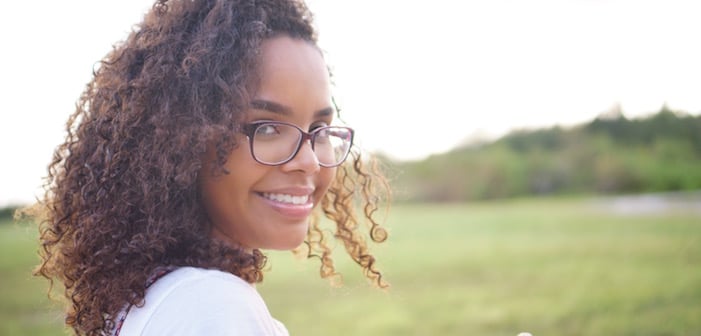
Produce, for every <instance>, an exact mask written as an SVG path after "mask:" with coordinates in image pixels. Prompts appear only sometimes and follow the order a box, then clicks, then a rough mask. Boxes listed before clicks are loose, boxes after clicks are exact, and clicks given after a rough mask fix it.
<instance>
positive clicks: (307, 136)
mask: <svg viewBox="0 0 701 336" xmlns="http://www.w3.org/2000/svg"><path fill="white" fill-rule="evenodd" d="M265 125H286V126H292V127H294V128H296V129H297V130H298V131H299V133H300V134H301V135H302V137H301V138H300V139H299V141H298V142H297V148H296V149H295V151H294V153H292V154H291V155H290V156H289V157H288V158H287V159H284V160H282V161H280V162H274V163H271V162H265V161H261V160H259V159H258V158H257V157H256V154H255V152H254V151H253V142H254V140H253V139H254V138H255V134H256V131H258V128H260V127H262V126H265ZM329 128H336V129H338V128H342V129H345V130H348V132H349V133H350V144H349V145H348V150H346V153H345V154H343V158H341V160H340V161H339V162H338V163H336V164H333V165H328V164H324V163H322V162H321V161H319V165H320V166H322V167H325V168H333V167H338V166H340V165H341V164H343V162H345V161H346V159H347V158H348V154H350V149H351V147H353V138H354V137H355V130H353V129H352V128H350V127H345V126H322V127H319V128H315V129H314V130H313V131H311V132H305V131H304V130H303V129H301V128H299V126H297V125H295V124H291V123H287V122H284V121H270V120H266V121H255V122H252V123H248V124H244V125H243V126H242V130H243V132H242V133H243V134H244V135H246V137H248V145H249V148H250V151H251V156H252V157H253V159H254V160H256V162H258V163H260V164H264V165H266V166H280V165H283V164H285V163H288V162H290V161H292V159H294V158H295V157H296V156H297V154H298V153H299V150H300V149H301V148H302V144H303V143H304V142H305V141H307V140H309V141H310V144H311V146H312V151H313V150H314V144H315V143H316V137H317V135H318V134H319V132H321V131H323V130H326V129H329ZM314 155H316V153H314ZM317 160H318V157H317Z"/></svg>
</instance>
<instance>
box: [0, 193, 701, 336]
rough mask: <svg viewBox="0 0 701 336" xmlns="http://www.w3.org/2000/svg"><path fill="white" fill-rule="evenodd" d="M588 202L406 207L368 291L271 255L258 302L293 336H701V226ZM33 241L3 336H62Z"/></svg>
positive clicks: (398, 209)
mask: <svg viewBox="0 0 701 336" xmlns="http://www.w3.org/2000/svg"><path fill="white" fill-rule="evenodd" d="M605 203H606V202H603V203H602V202H600V201H594V200H591V199H556V200H553V199H547V200H515V201H504V202H491V203H474V204H451V205H397V206H394V207H393V208H392V211H391V213H390V215H389V218H388V220H387V226H388V227H389V229H390V234H391V236H390V240H389V242H388V243H386V244H383V245H382V246H379V247H378V248H377V249H376V250H375V251H376V252H377V253H376V254H377V257H378V259H379V263H380V267H381V269H382V270H383V271H384V273H385V275H386V277H387V279H388V280H389V281H390V283H391V284H392V287H391V288H390V289H389V290H388V291H381V290H377V289H374V288H372V287H370V286H369V285H368V284H367V282H366V281H365V280H363V279H362V277H361V276H360V272H359V271H358V270H357V268H356V267H355V266H354V265H352V264H351V263H349V261H348V260H347V259H345V258H344V256H343V254H342V253H341V251H340V250H341V248H340V246H339V248H338V251H337V252H338V253H337V254H336V255H337V259H338V264H339V268H340V269H341V271H342V272H343V274H344V279H345V286H343V287H341V288H332V287H331V286H329V284H328V282H327V281H325V280H320V279H318V276H317V263H316V261H313V260H310V261H299V260H296V259H295V258H293V257H292V256H290V254H289V253H271V254H270V263H269V265H270V271H269V273H268V274H267V275H266V280H265V282H264V284H262V285H260V287H259V288H260V291H261V293H262V295H263V296H264V298H265V299H266V301H267V303H268V305H269V308H270V310H271V312H272V313H273V315H274V316H275V317H276V318H278V319H279V320H281V321H283V322H284V323H285V324H286V325H287V327H288V329H289V330H290V333H291V334H292V335H512V336H515V335H517V334H518V333H519V332H524V331H527V332H530V333H532V334H533V335H535V336H539V335H701V213H699V212H695V213H694V212H691V211H683V210H678V209H677V210H674V211H667V212H660V213H646V214H645V215H636V214H634V213H626V214H617V213H615V212H612V211H610V209H607V208H606V207H603V206H602V204H605ZM34 236H35V229H34V228H33V227H29V226H28V225H26V224H20V225H7V224H5V225H3V224H0V299H1V300H0V334H1V335H56V334H60V333H61V331H62V327H61V319H62V318H61V314H60V309H59V308H57V306H56V305H55V304H53V305H52V304H50V303H49V302H48V301H47V300H46V298H45V294H44V292H45V287H46V283H45V281H42V280H39V279H32V277H31V276H30V270H31V268H32V266H33V264H35V263H36V256H35V250H36V247H35V243H34V239H35V238H34Z"/></svg>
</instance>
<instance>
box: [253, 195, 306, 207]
mask: <svg viewBox="0 0 701 336" xmlns="http://www.w3.org/2000/svg"><path fill="white" fill-rule="evenodd" d="M263 197H265V198H267V199H269V200H272V201H275V202H280V203H289V204H295V205H301V204H306V203H307V202H308V201H309V195H306V196H293V195H287V194H270V193H263Z"/></svg>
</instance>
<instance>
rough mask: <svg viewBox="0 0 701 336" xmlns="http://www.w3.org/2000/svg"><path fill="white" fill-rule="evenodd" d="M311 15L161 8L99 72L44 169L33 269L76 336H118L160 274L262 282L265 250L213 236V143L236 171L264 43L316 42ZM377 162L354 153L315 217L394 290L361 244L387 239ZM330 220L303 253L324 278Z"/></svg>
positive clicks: (216, 1) (193, 2)
mask: <svg viewBox="0 0 701 336" xmlns="http://www.w3.org/2000/svg"><path fill="white" fill-rule="evenodd" d="M311 20H312V16H311V14H310V13H309V11H308V9H307V8H306V6H305V5H304V4H303V3H302V2H298V1H292V0H171V1H168V0H159V1H157V2H156V3H155V4H154V6H153V7H152V9H151V10H150V11H149V13H147V14H146V15H145V17H144V19H143V22H142V23H141V24H139V25H138V26H136V27H135V29H134V31H133V32H132V33H131V34H130V35H129V36H128V37H127V39H126V40H125V41H124V42H122V43H120V44H117V45H115V46H114V48H113V50H112V51H111V52H110V53H109V54H107V55H106V56H105V58H104V59H103V60H102V61H101V62H100V63H99V67H98V68H97V69H96V70H95V71H94V74H93V79H92V80H91V81H90V82H89V83H88V84H87V86H86V88H85V91H84V92H83V94H82V95H81V96H80V98H79V100H78V102H77V104H76V110H75V112H74V113H73V114H72V115H71V117H70V118H69V120H68V122H67V135H66V139H65V142H64V143H62V144H61V145H60V146H59V147H58V148H57V149H56V151H55V153H54V156H53V159H52V161H51V163H50V165H49V168H48V176H47V178H46V182H45V190H46V193H45V196H44V199H43V200H42V202H41V205H42V207H43V209H44V210H43V212H44V213H45V216H44V217H43V218H42V219H41V223H40V226H39V227H40V242H41V248H40V256H41V259H42V262H41V264H40V265H39V266H38V267H37V269H36V271H35V274H36V275H39V276H43V277H45V278H47V279H49V282H50V287H52V286H53V285H54V280H58V281H59V282H61V283H62V284H63V285H64V287H65V293H64V294H65V296H66V297H67V299H68V301H69V302H68V311H67V313H66V324H67V325H68V326H70V327H72V328H73V330H74V332H75V333H76V334H78V335H103V334H107V333H109V332H110V330H112V329H113V327H114V324H115V320H114V317H115V316H116V315H117V314H118V313H119V311H120V310H121V309H123V308H124V307H125V306H127V305H130V304H132V305H142V304H143V303H144V297H145V290H146V289H145V287H144V285H145V283H146V281H147V278H148V277H149V275H151V274H152V273H153V272H154V270H156V269H157V268H158V267H163V266H196V267H203V268H215V269H220V270H223V271H227V272H230V273H232V274H235V275H237V276H239V277H241V278H243V279H244V280H246V281H248V282H251V283H254V282H260V281H262V278H263V275H262V270H263V268H264V266H265V263H266V257H265V255H264V254H263V253H262V252H261V251H259V250H253V251H246V250H244V249H242V248H236V247H232V246H228V245H224V244H223V243H221V242H216V241H214V240H213V239H212V238H211V237H210V232H211V225H212V224H211V223H210V221H209V219H208V217H207V214H206V211H205V210H204V208H203V207H202V205H201V196H200V191H199V190H198V184H197V179H198V174H200V173H202V172H201V170H202V169H201V168H202V167H203V162H202V160H203V154H204V153H205V151H206V147H207V142H208V139H218V140H217V142H216V152H217V167H218V170H219V172H220V173H225V174H226V173H228V172H226V171H225V170H224V168H223V165H224V163H225V162H226V158H227V156H228V153H229V152H230V151H231V150H233V149H234V148H235V146H237V144H236V142H235V137H234V134H235V133H236V132H237V131H238V129H239V124H240V122H241V120H242V116H243V114H244V113H245V111H246V110H247V109H248V107H249V102H250V98H251V97H252V94H251V93H252V92H254V90H255V88H256V84H257V82H258V80H259V79H258V78H257V76H258V74H257V67H258V62H259V60H258V59H259V55H260V45H261V42H262V41H263V40H264V39H266V38H270V37H272V36H275V35H279V34H285V35H287V36H290V37H292V38H297V39H303V40H306V41H309V42H311V43H314V44H316V33H315V31H314V29H313V26H312V22H311ZM374 162H375V161H372V160H368V159H366V158H364V157H362V155H361V151H360V150H358V149H357V148H356V149H354V151H353V152H352V156H351V160H349V161H348V162H347V163H346V164H344V165H343V166H342V167H340V168H339V169H338V170H337V174H336V177H335V179H334V181H333V183H332V185H331V187H330V189H329V191H328V192H327V193H326V195H325V197H324V199H323V200H322V201H321V207H320V208H321V213H322V214H323V215H324V216H325V217H327V218H329V219H330V220H331V222H333V223H335V233H333V236H334V237H335V238H336V239H338V240H340V241H341V242H342V243H343V245H344V247H345V249H346V251H347V252H348V254H349V255H350V256H351V257H352V259H353V260H355V261H356V262H357V263H358V264H359V265H360V266H361V268H362V270H363V272H364V273H365V275H366V276H367V277H368V278H369V279H370V280H371V282H373V283H374V284H376V285H378V286H380V287H386V286H387V284H386V283H385V281H384V280H383V278H382V274H381V273H380V272H379V271H378V270H377V268H376V266H375V258H374V257H373V256H372V255H371V254H370V253H369V251H368V247H367V242H366V241H367V239H366V238H367V237H368V236H369V238H370V239H371V240H372V241H374V242H382V241H385V239H386V238H387V232H386V230H385V229H384V228H382V227H381V226H380V224H379V223H378V220H377V219H376V218H375V217H376V216H375V215H376V212H377V210H378V209H379V208H380V206H381V204H383V203H384V202H385V201H386V200H385V199H384V198H383V196H385V195H388V192H389V188H388V187H387V183H386V180H385V179H384V178H383V177H382V174H381V172H380V169H378V167H377V165H376V164H374ZM321 223H322V221H321V220H319V219H318V218H316V217H315V218H313V219H312V222H311V224H310V229H309V233H308V235H307V238H306V240H305V245H303V247H304V246H306V255H307V256H308V257H310V258H311V257H315V258H319V259H320V260H321V266H320V273H321V276H322V277H325V278H328V277H335V276H337V275H338V274H337V272H336V271H335V269H334V264H333V260H332V258H331V249H330V248H329V245H328V239H326V235H325V234H324V232H325V230H324V229H322V228H321ZM363 223H365V224H366V225H360V224H363ZM49 291H51V289H49Z"/></svg>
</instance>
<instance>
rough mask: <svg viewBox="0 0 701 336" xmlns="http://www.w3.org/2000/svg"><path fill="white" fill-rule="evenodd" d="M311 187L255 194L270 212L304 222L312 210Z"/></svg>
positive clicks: (279, 189) (312, 189)
mask: <svg viewBox="0 0 701 336" xmlns="http://www.w3.org/2000/svg"><path fill="white" fill-rule="evenodd" d="M314 190H315V189H314V188H312V187H304V186H302V187H289V188H278V189H276V190H269V191H264V192H263V191H261V192H257V193H256V194H257V195H258V196H259V197H260V198H261V199H262V200H263V201H264V202H265V203H266V204H268V206H270V208H271V209H272V210H274V211H275V212H277V213H278V214H280V215H282V216H283V217H284V218H287V219H291V220H295V221H298V220H305V219H306V218H308V217H309V215H311V213H312V209H313V208H314V198H313V196H312V194H313V192H314Z"/></svg>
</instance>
